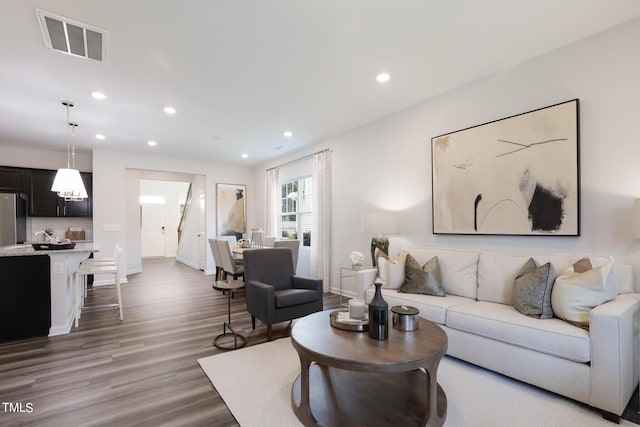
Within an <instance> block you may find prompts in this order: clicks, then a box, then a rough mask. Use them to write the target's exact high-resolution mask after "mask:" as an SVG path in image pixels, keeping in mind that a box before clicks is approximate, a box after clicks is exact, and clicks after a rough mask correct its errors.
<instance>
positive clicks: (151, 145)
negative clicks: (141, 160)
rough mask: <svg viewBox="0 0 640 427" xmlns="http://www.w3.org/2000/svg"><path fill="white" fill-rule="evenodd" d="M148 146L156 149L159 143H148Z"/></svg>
mask: <svg viewBox="0 0 640 427" xmlns="http://www.w3.org/2000/svg"><path fill="white" fill-rule="evenodd" d="M147 145H148V146H149V147H155V146H156V145H158V143H157V142H155V141H147Z"/></svg>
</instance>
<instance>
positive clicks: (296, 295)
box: [274, 289, 318, 308]
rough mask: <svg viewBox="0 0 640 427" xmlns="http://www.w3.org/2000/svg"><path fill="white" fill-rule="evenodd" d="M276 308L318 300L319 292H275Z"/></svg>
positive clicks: (294, 290) (300, 290)
mask: <svg viewBox="0 0 640 427" xmlns="http://www.w3.org/2000/svg"><path fill="white" fill-rule="evenodd" d="M274 296H275V300H276V308H284V307H291V306H292V305H300V304H306V303H308V302H313V301H315V300H317V299H318V292H316V291H312V290H309V289H283V290H279V291H275V292H274Z"/></svg>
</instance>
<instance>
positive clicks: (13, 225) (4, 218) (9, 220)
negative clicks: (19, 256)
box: [0, 193, 27, 246]
mask: <svg viewBox="0 0 640 427" xmlns="http://www.w3.org/2000/svg"><path fill="white" fill-rule="evenodd" d="M26 240H27V201H26V199H25V197H24V195H22V194H10V193H0V246H10V245H15V244H17V243H18V244H19V243H24V242H25V241H26Z"/></svg>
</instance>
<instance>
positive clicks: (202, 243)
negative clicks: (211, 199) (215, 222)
mask: <svg viewBox="0 0 640 427" xmlns="http://www.w3.org/2000/svg"><path fill="white" fill-rule="evenodd" d="M196 197H197V200H198V229H199V230H200V231H199V232H198V268H199V269H200V270H202V271H205V270H206V267H207V232H206V227H207V226H206V214H205V205H204V202H205V197H204V190H200V191H198V194H197V196H196Z"/></svg>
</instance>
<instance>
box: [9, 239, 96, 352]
mask: <svg viewBox="0 0 640 427" xmlns="http://www.w3.org/2000/svg"><path fill="white" fill-rule="evenodd" d="M98 251H99V249H98V247H97V246H96V245H94V244H93V243H76V246H75V247H74V248H73V249H62V250H38V251H36V250H34V249H33V247H32V246H31V245H30V244H24V245H14V246H4V247H0V278H2V279H1V282H0V341H7V340H12V339H21V338H29V337H34V336H47V335H48V336H53V335H63V334H67V333H69V332H70V331H71V326H72V324H73V320H74V316H75V299H76V294H75V293H76V290H75V283H74V273H75V272H76V270H77V269H78V266H79V265H80V263H81V262H82V261H83V260H85V259H86V258H88V257H89V255H91V253H94V252H98Z"/></svg>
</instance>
